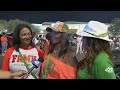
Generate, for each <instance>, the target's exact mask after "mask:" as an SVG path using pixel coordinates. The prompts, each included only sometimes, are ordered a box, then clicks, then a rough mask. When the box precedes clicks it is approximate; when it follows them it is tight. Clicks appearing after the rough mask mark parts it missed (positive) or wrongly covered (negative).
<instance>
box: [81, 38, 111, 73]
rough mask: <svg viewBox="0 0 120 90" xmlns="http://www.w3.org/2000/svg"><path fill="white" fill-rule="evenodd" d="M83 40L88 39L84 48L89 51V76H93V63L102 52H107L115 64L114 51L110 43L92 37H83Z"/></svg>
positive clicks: (87, 60)
mask: <svg viewBox="0 0 120 90" xmlns="http://www.w3.org/2000/svg"><path fill="white" fill-rule="evenodd" d="M83 39H86V43H85V44H86V45H84V46H86V47H84V49H85V50H86V51H87V57H86V59H85V61H86V63H87V68H88V73H89V74H91V68H92V64H93V61H94V60H95V58H96V56H97V55H98V54H100V53H101V52H102V51H104V52H106V53H107V54H108V56H109V58H110V60H111V61H112V62H113V55H112V50H111V47H110V43H109V42H108V41H105V40H102V39H97V38H91V37H83Z"/></svg>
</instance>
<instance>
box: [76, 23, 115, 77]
mask: <svg viewBox="0 0 120 90" xmlns="http://www.w3.org/2000/svg"><path fill="white" fill-rule="evenodd" d="M107 32H108V27H107V26H106V25H105V24H104V23H101V22H98V21H90V22H88V24H87V25H86V26H85V28H84V29H83V31H81V32H77V35H80V36H83V39H82V41H83V45H82V46H83V49H84V51H85V52H86V55H85V57H84V58H83V60H82V61H81V62H80V63H79V69H78V73H77V78H78V79H116V75H115V72H114V68H113V67H114V65H113V57H112V52H111V47H110V42H111V41H112V40H110V39H109V36H108V34H107Z"/></svg>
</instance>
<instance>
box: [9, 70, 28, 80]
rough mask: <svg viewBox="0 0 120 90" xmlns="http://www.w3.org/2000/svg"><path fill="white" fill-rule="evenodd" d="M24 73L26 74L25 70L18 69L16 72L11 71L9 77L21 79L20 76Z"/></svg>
mask: <svg viewBox="0 0 120 90" xmlns="http://www.w3.org/2000/svg"><path fill="white" fill-rule="evenodd" d="M25 74H27V72H26V71H23V70H21V71H18V72H14V73H11V77H12V78H13V79H21V77H22V76H23V75H25Z"/></svg>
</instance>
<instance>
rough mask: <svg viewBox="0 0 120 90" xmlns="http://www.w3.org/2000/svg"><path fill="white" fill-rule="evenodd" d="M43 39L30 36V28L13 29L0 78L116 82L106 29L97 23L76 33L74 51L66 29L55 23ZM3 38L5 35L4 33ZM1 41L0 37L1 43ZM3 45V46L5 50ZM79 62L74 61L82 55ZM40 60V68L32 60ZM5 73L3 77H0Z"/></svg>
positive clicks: (25, 26) (21, 25) (63, 25)
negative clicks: (106, 80)
mask: <svg viewBox="0 0 120 90" xmlns="http://www.w3.org/2000/svg"><path fill="white" fill-rule="evenodd" d="M46 31H47V32H48V33H47V34H46V35H45V37H41V36H38V35H37V34H35V33H33V32H32V30H31V28H30V26H28V25H26V24H19V25H18V26H16V28H15V30H14V32H13V36H12V42H11V45H12V46H11V47H10V48H9V49H7V50H4V51H3V50H2V53H3V52H5V55H4V59H3V64H2V70H1V71H0V76H1V77H0V78H7V79H9V78H14V79H21V77H23V76H24V79H117V77H116V73H115V70H114V58H113V55H112V48H111V47H112V46H111V45H113V40H112V39H110V37H109V35H108V27H107V26H106V25H105V24H104V23H101V22H99V21H89V22H88V24H87V25H86V26H85V27H84V29H83V30H82V31H77V32H76V35H77V38H76V48H77V49H76V51H74V50H73V49H72V48H71V42H70V37H69V35H68V32H69V27H68V26H67V25H66V24H65V23H64V22H61V21H57V22H56V23H55V24H54V25H53V26H52V27H47V28H46ZM3 37H4V34H3ZM2 40H3V39H2V38H1V41H2ZM3 44H6V43H2V46H3V47H4V45H3ZM82 53H83V55H84V56H83V57H82V58H81V60H78V59H79V58H76V55H77V54H82ZM39 58H43V59H44V61H43V63H42V65H41V66H40V67H39V68H35V69H34V70H33V71H32V72H31V73H30V74H29V75H28V73H27V72H28V71H29V70H30V68H32V67H33V64H32V63H31V61H32V60H34V59H39ZM4 74H6V76H2V75H4Z"/></svg>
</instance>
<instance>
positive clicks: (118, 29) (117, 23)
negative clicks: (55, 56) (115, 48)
mask: <svg viewBox="0 0 120 90" xmlns="http://www.w3.org/2000/svg"><path fill="white" fill-rule="evenodd" d="M108 29H109V31H110V32H111V33H112V34H113V36H118V35H120V18H115V19H114V20H112V23H111V25H110V27H109V28H108Z"/></svg>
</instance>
